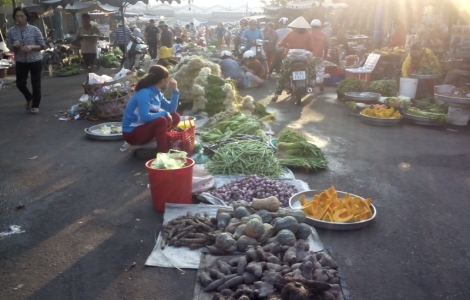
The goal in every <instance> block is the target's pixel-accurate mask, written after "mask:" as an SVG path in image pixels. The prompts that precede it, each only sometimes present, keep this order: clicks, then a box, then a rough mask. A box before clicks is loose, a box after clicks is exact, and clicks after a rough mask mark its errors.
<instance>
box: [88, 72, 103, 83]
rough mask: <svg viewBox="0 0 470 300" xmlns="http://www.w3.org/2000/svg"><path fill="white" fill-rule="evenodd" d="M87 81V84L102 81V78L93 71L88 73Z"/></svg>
mask: <svg viewBox="0 0 470 300" xmlns="http://www.w3.org/2000/svg"><path fill="white" fill-rule="evenodd" d="M88 83H89V84H97V83H104V79H103V78H101V76H99V75H97V74H95V73H89V74H88Z"/></svg>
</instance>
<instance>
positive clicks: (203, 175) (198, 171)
mask: <svg viewBox="0 0 470 300" xmlns="http://www.w3.org/2000/svg"><path fill="white" fill-rule="evenodd" d="M214 185H215V179H214V177H213V176H212V175H211V174H210V173H209V172H207V171H206V170H204V169H202V168H199V167H197V166H194V167H193V194H201V193H203V192H206V191H208V190H210V189H211V188H213V187H214Z"/></svg>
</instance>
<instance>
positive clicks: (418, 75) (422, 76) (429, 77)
mask: <svg viewBox="0 0 470 300" xmlns="http://www.w3.org/2000/svg"><path fill="white" fill-rule="evenodd" d="M410 77H411V78H416V79H438V78H441V77H442V74H433V75H421V74H411V75H410Z"/></svg>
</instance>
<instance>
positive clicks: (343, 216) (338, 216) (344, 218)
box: [333, 208, 354, 223]
mask: <svg viewBox="0 0 470 300" xmlns="http://www.w3.org/2000/svg"><path fill="white" fill-rule="evenodd" d="M353 217H354V215H350V214H349V212H348V210H347V209H346V208H343V209H340V210H337V211H336V212H335V213H334V214H333V220H334V221H335V222H338V223H345V222H348V221H349V220H351V219H352V218H353Z"/></svg>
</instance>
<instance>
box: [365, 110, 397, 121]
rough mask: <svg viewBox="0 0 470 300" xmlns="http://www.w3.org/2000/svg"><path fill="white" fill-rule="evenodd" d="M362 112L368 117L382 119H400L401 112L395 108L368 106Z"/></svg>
mask: <svg viewBox="0 0 470 300" xmlns="http://www.w3.org/2000/svg"><path fill="white" fill-rule="evenodd" d="M362 114H363V115H365V116H368V117H373V118H381V119H399V118H401V113H400V112H399V111H398V110H395V108H393V107H390V108H366V109H364V110H363V111H362Z"/></svg>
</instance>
